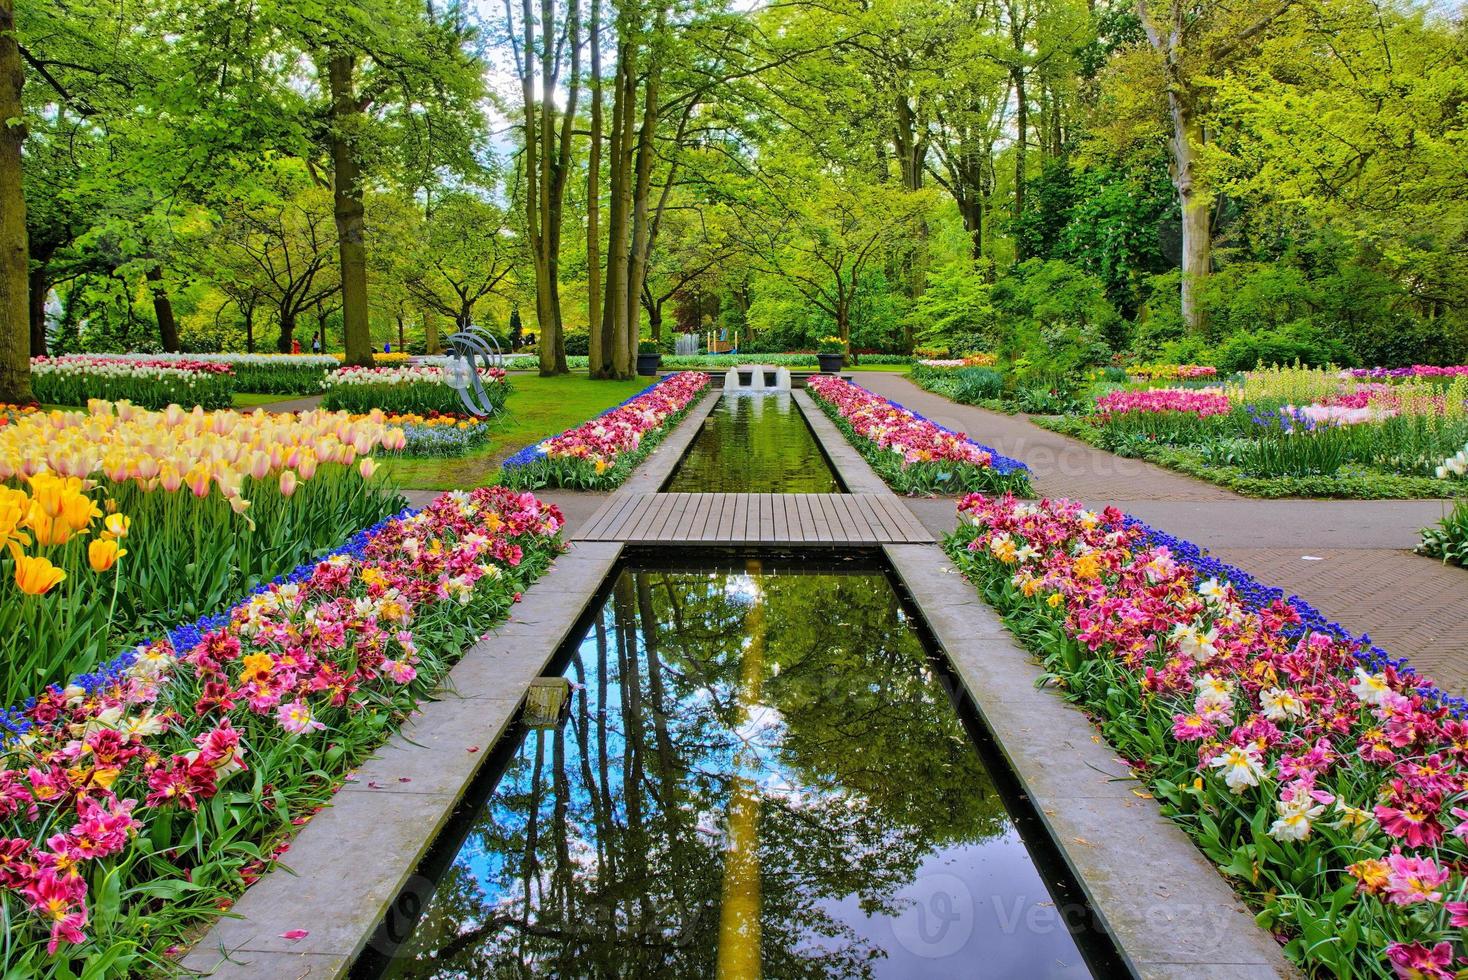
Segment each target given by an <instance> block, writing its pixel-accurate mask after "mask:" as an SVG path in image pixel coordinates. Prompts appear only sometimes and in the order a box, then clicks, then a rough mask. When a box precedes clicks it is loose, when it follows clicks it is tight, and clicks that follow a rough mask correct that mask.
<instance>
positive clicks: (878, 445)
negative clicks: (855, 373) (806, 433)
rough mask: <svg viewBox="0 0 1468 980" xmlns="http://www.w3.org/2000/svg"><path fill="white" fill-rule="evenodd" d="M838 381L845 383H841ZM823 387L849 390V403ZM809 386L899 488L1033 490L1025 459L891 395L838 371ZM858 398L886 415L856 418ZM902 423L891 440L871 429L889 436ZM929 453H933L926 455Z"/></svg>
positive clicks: (856, 444) (875, 466)
mask: <svg viewBox="0 0 1468 980" xmlns="http://www.w3.org/2000/svg"><path fill="white" fill-rule="evenodd" d="M837 385H841V386H844V389H838V388H837V387H836V386H837ZM823 388H824V389H827V390H829V391H831V392H833V393H834V392H836V391H838V390H839V391H841V392H842V393H843V394H849V397H848V398H847V399H846V400H847V402H848V404H847V405H846V406H842V405H839V404H837V402H836V401H835V400H833V399H832V398H831V397H830V396H829V395H828V394H826V393H825V392H823V391H822V389H823ZM806 390H807V391H808V392H810V394H811V396H812V399H813V400H814V401H815V403H816V405H817V406H818V407H819V408H820V409H821V411H823V412H825V413H826V415H827V417H829V418H830V419H831V421H832V422H834V423H835V425H836V427H837V428H838V429H840V430H841V434H842V435H844V436H845V437H846V439H847V440H848V441H849V442H850V443H851V444H852V446H853V447H854V448H855V449H856V450H857V452H859V453H861V454H862V457H863V458H865V459H866V461H867V462H869V463H871V464H872V468H873V469H875V470H876V471H877V473H878V475H880V476H881V477H882V479H883V480H885V481H886V482H887V483H888V485H889V486H891V487H892V488H893V489H895V490H897V491H898V492H899V493H905V494H956V493H965V492H973V491H984V492H989V493H1003V492H1005V491H1012V492H1015V493H1019V494H1028V493H1029V492H1030V468H1029V467H1028V466H1026V465H1025V464H1024V463H1023V462H1021V461H1020V460H1017V459H1013V458H1011V457H1009V456H1005V455H1003V454H1001V453H1000V452H999V451H998V450H995V449H992V448H990V447H989V446H985V445H983V444H982V443H980V442H977V441H975V440H974V439H971V438H969V436H968V435H967V434H966V433H962V432H955V431H954V430H952V429H950V428H948V427H947V426H944V425H940V424H938V423H937V422H934V421H933V420H932V419H929V418H925V417H924V416H922V415H919V414H918V413H917V412H914V411H913V410H912V409H910V408H907V407H906V406H904V405H902V404H900V403H898V402H895V401H893V400H892V399H890V398H884V397H883V396H881V395H878V394H877V393H875V392H873V391H870V390H869V389H867V388H863V387H862V386H861V385H859V384H855V383H854V382H851V381H846V380H844V379H841V378H837V377H834V376H827V377H819V378H811V379H809V380H808V381H807V382H806ZM855 402H860V403H861V407H862V408H863V409H869V410H871V411H874V412H878V413H885V415H886V419H885V420H883V419H879V418H876V417H872V418H870V419H862V418H858V419H857V420H856V423H855V424H854V423H853V421H852V418H851V417H850V415H849V414H848V412H849V411H850V410H851V406H852V404H853V403H855ZM897 425H900V426H902V427H904V428H905V429H906V430H907V431H906V432H897V433H896V434H895V435H893V436H892V438H891V439H889V440H887V442H886V443H885V444H884V443H883V442H880V441H878V440H877V439H873V438H872V437H871V435H869V433H870V434H874V435H877V436H878V437H879V438H882V437H885V436H887V435H888V434H889V430H891V429H892V427H893V426H897ZM924 455H927V457H928V458H926V459H925V458H922V457H923V456H924Z"/></svg>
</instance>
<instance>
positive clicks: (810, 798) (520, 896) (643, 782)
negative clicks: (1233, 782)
mask: <svg viewBox="0 0 1468 980" xmlns="http://www.w3.org/2000/svg"><path fill="white" fill-rule="evenodd" d="M802 424H803V423H802ZM565 673H566V676H567V678H568V679H569V680H570V682H571V684H572V688H571V696H570V703H569V705H568V707H567V711H566V714H565V717H564V720H563V721H562V723H561V724H560V725H559V727H551V728H541V729H533V730H530V731H528V732H527V733H526V734H525V735H524V738H523V740H522V741H521V742H520V743H519V744H518V746H516V747H514V750H513V754H512V755H510V757H509V759H508V762H507V766H506V768H505V770H504V774H503V776H502V777H501V778H500V779H499V782H498V785H497V786H496V787H495V788H494V789H493V792H492V795H490V796H489V798H488V800H487V802H485V803H484V804H483V806H482V808H480V809H479V810H478V811H477V814H476V816H475V817H474V819H473V823H472V827H471V828H470V829H469V831H468V834H467V837H466V838H465V842H464V845H463V847H462V849H460V850H459V851H458V853H457V855H455V856H454V857H453V859H452V861H451V863H449V864H448V866H447V870H446V871H445V872H444V874H443V875H442V877H441V879H440V880H439V881H438V883H437V886H436V889H434V890H432V894H431V897H429V898H428V899H427V904H426V909H425V911H424V913H423V915H422V917H421V919H420V920H419V921H418V924H417V928H416V930H415V931H413V933H412V934H411V936H410V937H409V938H408V940H407V941H406V943H405V944H404V945H403V947H402V948H401V949H399V950H398V951H397V956H396V957H395V958H394V959H393V961H392V964H391V967H390V968H389V974H390V975H394V976H442V977H501V976H504V977H520V976H547V977H552V976H554V977H564V976H596V977H637V978H648V977H707V976H719V977H728V978H748V977H761V976H764V977H780V978H788V977H955V978H956V977H974V976H988V977H1072V976H1089V975H1090V972H1089V971H1088V969H1087V966H1086V964H1085V963H1084V962H1083V960H1082V957H1081V954H1080V952H1079V951H1078V948H1077V945H1076V943H1075V941H1074V940H1073V939H1072V936H1071V934H1070V933H1069V932H1068V931H1067V930H1066V928H1065V927H1064V924H1063V923H1062V921H1061V913H1060V911H1059V909H1060V908H1062V907H1064V905H1065V899H1064V896H1063V895H1060V894H1057V895H1052V894H1051V892H1050V891H1048V890H1047V887H1046V884H1045V881H1044V880H1043V879H1042V874H1041V872H1040V871H1039V869H1037V867H1036V864H1035V862H1034V860H1033V859H1032V856H1031V853H1030V850H1029V849H1028V848H1027V847H1026V845H1025V843H1024V842H1023V841H1022V840H1021V838H1020V835H1019V833H1018V832H1017V830H1016V825H1015V821H1014V819H1012V818H1011V816H1010V813H1009V811H1008V810H1007V808H1006V805H1005V803H1004V801H1003V799H1001V794H1000V792H998V791H997V789H996V784H995V780H994V778H993V777H992V776H991V774H990V772H989V771H988V770H987V769H986V768H985V765H984V763H983V761H982V760H981V756H980V753H979V751H978V749H977V748H976V746H975V743H974V742H973V740H972V738H971V737H970V733H969V731H968V729H967V728H966V727H965V724H964V722H963V720H962V719H961V717H960V714H959V711H958V710H957V709H956V708H955V706H954V704H953V703H952V701H951V699H950V695H949V693H948V686H947V684H946V682H945V681H946V675H945V674H944V673H943V672H942V671H941V670H940V669H939V668H938V666H937V663H936V662H935V661H934V660H933V659H931V658H930V655H929V653H928V651H927V649H926V647H925V645H924V642H923V640H922V636H921V634H920V632H919V631H918V629H917V628H916V624H915V623H914V622H913V621H912V619H911V616H910V615H909V612H908V610H907V607H905V606H904V605H903V603H902V602H901V600H900V598H899V596H898V594H897V592H896V591H895V590H894V589H893V587H892V585H891V584H890V582H889V580H888V578H887V576H886V575H885V574H884V573H883V572H882V571H881V570H879V569H877V568H876V567H875V566H874V565H872V564H870V563H868V562H866V561H865V560H848V561H839V560H826V561H825V562H824V564H819V563H814V562H809V561H806V562H801V563H799V564H798V565H797V564H794V563H791V562H789V561H785V562H771V561H761V560H748V559H740V560H737V561H733V560H730V561H726V562H725V563H724V564H723V565H722V566H720V567H713V566H705V567H704V568H702V569H699V570H688V569H679V568H667V567H665V568H661V569H657V568H645V567H643V568H638V567H631V568H628V569H625V570H623V571H621V572H620V574H619V575H618V577H617V578H616V579H615V582H614V583H613V585H612V587H611V589H610V592H609V593H608V594H607V596H606V598H605V601H604V604H603V605H602V607H601V608H600V610H599V611H598V613H597V614H596V616H595V619H594V621H593V622H592V624H591V625H590V627H589V628H588V629H587V631H586V635H585V637H584V639H583V640H581V642H580V643H579V644H577V645H575V646H574V648H573V649H572V650H571V651H570V656H569V662H568V663H567V665H566V670H565ZM1057 899H1059V901H1057Z"/></svg>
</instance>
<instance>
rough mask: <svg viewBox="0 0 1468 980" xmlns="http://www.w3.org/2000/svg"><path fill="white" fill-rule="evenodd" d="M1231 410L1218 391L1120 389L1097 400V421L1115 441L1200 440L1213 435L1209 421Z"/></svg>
mask: <svg viewBox="0 0 1468 980" xmlns="http://www.w3.org/2000/svg"><path fill="white" fill-rule="evenodd" d="M1232 407H1233V406H1232V403H1231V402H1230V401H1229V399H1228V396H1227V395H1225V394H1224V393H1223V392H1222V391H1220V390H1219V389H1216V388H1208V389H1204V390H1194V389H1191V388H1144V389H1142V390H1140V391H1132V390H1127V389H1119V390H1116V391H1109V392H1107V393H1105V394H1103V395H1101V396H1100V397H1099V398H1097V399H1096V413H1097V417H1098V421H1099V423H1100V425H1101V428H1102V430H1103V431H1104V432H1105V433H1106V434H1107V436H1108V437H1109V438H1111V439H1113V440H1121V439H1138V438H1139V439H1146V440H1149V441H1154V442H1165V443H1178V442H1188V441H1193V440H1197V439H1200V438H1203V437H1206V436H1207V435H1208V434H1209V433H1210V432H1212V431H1213V426H1212V425H1210V424H1209V422H1208V421H1207V420H1208V419H1210V418H1212V417H1213V416H1217V415H1223V416H1226V415H1228V413H1229V412H1230V411H1231V410H1232Z"/></svg>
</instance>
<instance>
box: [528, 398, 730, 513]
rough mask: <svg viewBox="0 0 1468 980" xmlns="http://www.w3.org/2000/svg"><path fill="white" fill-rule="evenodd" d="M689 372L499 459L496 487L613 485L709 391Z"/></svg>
mask: <svg viewBox="0 0 1468 980" xmlns="http://www.w3.org/2000/svg"><path fill="white" fill-rule="evenodd" d="M709 384H710V382H709V378H708V375H706V374H703V373H701V372H696V371H689V372H685V373H682V374H674V375H671V376H669V377H667V378H664V379H663V380H662V381H659V382H657V383H656V384H653V385H649V386H648V387H646V388H644V389H642V391H640V392H638V393H637V394H635V395H633V396H632V397H631V398H629V399H627V400H626V401H625V402H623V403H622V404H620V405H618V406H616V407H614V408H610V409H608V410H607V411H605V412H603V413H602V414H600V415H598V416H597V417H596V418H594V419H591V420H590V421H588V422H583V423H582V424H581V425H578V426H577V427H576V428H574V429H567V430H566V431H565V432H562V433H561V434H560V435H558V436H553V437H551V438H550V439H547V440H545V441H544V442H540V443H537V444H535V445H533V446H526V447H525V448H524V449H522V450H520V451H519V452H518V453H515V455H513V456H511V457H510V458H509V459H507V460H505V462H504V465H503V471H502V472H501V474H500V482H501V483H503V484H505V485H506V486H511V487H519V488H521V489H532V490H533V489H538V488H540V487H573V488H575V489H578V490H593V489H594V490H608V489H611V488H612V487H616V486H619V485H620V484H621V483H622V481H623V480H625V479H627V477H628V475H629V474H630V473H631V472H632V470H633V469H634V468H635V467H636V466H637V464H638V463H640V462H642V460H643V458H644V457H645V456H646V455H647V454H648V453H649V452H651V451H652V448H653V447H654V446H656V445H657V444H658V442H660V441H661V440H662V438H663V436H665V435H666V434H667V433H668V431H669V430H670V429H672V427H673V426H675V425H677V424H678V422H679V421H680V420H681V419H682V418H683V416H684V415H686V414H687V413H688V409H689V408H690V407H691V406H692V405H693V402H694V400H695V399H696V398H698V396H699V395H701V394H702V393H703V391H704V389H706V388H707V387H708V386H709Z"/></svg>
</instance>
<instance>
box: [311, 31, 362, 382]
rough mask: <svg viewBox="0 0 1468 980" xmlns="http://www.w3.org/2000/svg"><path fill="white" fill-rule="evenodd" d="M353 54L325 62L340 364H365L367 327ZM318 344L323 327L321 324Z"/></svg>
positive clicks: (358, 111) (358, 110) (341, 53)
mask: <svg viewBox="0 0 1468 980" xmlns="http://www.w3.org/2000/svg"><path fill="white" fill-rule="evenodd" d="M355 67H356V57H355V56H354V55H352V54H351V53H349V52H345V51H341V50H335V51H333V52H332V53H331V57H330V59H329V60H328V61H327V75H328V77H329V79H330V83H331V194H332V199H333V201H334V203H335V206H336V236H337V254H338V256H339V258H340V264H341V280H342V347H343V348H344V350H345V352H346V363H348V364H359V365H366V366H371V364H372V332H371V325H370V324H369V322H368V319H367V238H366V229H367V222H366V208H365V207H364V206H363V204H362V167H361V164H360V163H359V162H358V160H357V148H356V141H357V139H358V137H359V135H360V134H359V132H358V130H359V129H360V128H361V126H362V122H363V115H362V108H361V106H360V105H358V103H357V95H356V89H355V85H354V84H353V80H352V74H353V70H354V69H355ZM321 332H322V336H323V340H322V347H323V348H325V346H326V342H325V339H324V337H325V333H326V328H325V325H324V324H323V326H322V331H321Z"/></svg>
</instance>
